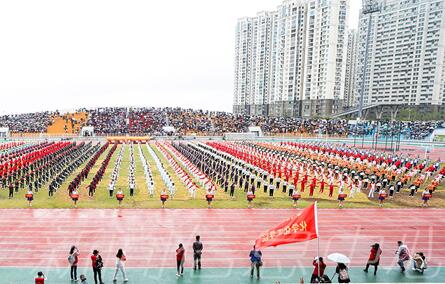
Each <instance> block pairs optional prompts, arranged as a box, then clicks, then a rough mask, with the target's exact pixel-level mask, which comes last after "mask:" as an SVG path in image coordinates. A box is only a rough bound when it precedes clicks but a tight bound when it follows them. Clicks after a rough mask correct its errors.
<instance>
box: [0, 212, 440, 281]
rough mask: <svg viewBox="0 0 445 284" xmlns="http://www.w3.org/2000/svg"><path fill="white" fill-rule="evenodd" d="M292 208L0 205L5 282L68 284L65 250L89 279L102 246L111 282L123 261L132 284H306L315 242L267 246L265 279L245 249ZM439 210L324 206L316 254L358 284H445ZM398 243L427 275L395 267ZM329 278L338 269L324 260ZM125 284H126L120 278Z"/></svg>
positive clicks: (0, 263) (0, 264) (1, 264)
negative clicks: (181, 258)
mask: <svg viewBox="0 0 445 284" xmlns="http://www.w3.org/2000/svg"><path fill="white" fill-rule="evenodd" d="M298 211H299V210H295V209H211V210H207V209H164V210H162V209H150V210H142V209H103V210H99V209H77V210H70V209H53V210H48V209H23V210H21V209H3V210H1V211H0V214H1V216H2V219H1V221H0V267H1V268H0V273H1V275H2V281H1V282H2V283H30V279H32V278H33V276H34V275H35V274H36V273H37V271H43V272H44V273H45V274H46V275H47V277H48V283H70V280H69V267H68V263H67V255H68V250H69V248H70V246H71V245H72V244H76V245H77V246H78V248H79V250H80V260H79V273H85V274H86V275H87V276H88V279H89V280H90V283H91V280H92V270H91V268H90V260H89V257H90V255H91V252H92V251H93V249H98V250H99V251H100V254H101V255H102V257H103V259H104V264H105V271H104V272H105V273H104V275H105V276H104V281H105V283H110V282H111V279H112V273H113V271H114V269H113V266H114V259H115V257H114V255H115V253H116V251H117V249H118V248H123V249H124V250H125V253H126V255H127V274H128V278H129V279H130V281H129V283H141V284H142V283H211V282H218V283H275V281H280V283H297V282H298V280H299V279H300V277H304V278H305V279H306V281H308V280H309V278H310V274H311V273H312V267H311V264H312V260H313V258H314V256H316V255H317V240H311V241H307V242H303V243H298V244H290V245H283V246H279V247H275V248H274V247H270V248H266V249H263V261H264V270H263V271H262V278H261V279H260V280H256V279H255V280H250V277H249V270H250V262H249V258H248V254H249V251H250V249H251V246H252V244H253V243H254V242H255V239H256V238H258V236H260V234H261V233H263V232H264V231H266V230H267V229H269V228H270V227H273V226H274V225H276V224H277V223H279V222H281V221H282V220H283V219H285V218H287V217H290V216H293V215H294V214H296V212H298ZM444 214H445V210H442V209H342V210H339V209H320V210H319V235H320V240H319V241H320V255H323V256H326V255H327V254H329V253H332V252H340V253H343V254H345V255H347V256H349V257H350V258H351V265H350V267H351V269H350V272H351V273H350V275H351V279H352V281H353V282H354V283H362V282H371V283H379V282H420V283H424V282H431V283H440V282H443V279H445V269H444V267H443V265H444V263H445V250H444V244H445V237H444V231H445V220H444V219H443V216H444ZM196 234H199V235H201V238H202V241H203V244H204V250H203V269H202V270H201V271H194V270H193V269H192V265H193V256H192V250H191V246H192V243H193V241H194V236H195V235H196ZM398 240H402V241H404V242H405V244H407V245H408V246H409V248H410V250H411V251H422V252H424V253H425V255H427V256H428V261H429V262H428V263H429V268H428V269H427V270H426V271H425V273H424V274H423V275H421V274H419V273H417V272H412V271H410V269H408V270H407V272H405V273H404V274H402V273H400V269H399V268H398V267H397V264H396V263H395V262H396V258H395V255H394V252H395V250H396V248H397V241H398ZM375 242H379V243H380V244H381V248H382V250H383V254H382V258H381V265H382V268H381V269H380V270H379V272H378V274H377V276H374V275H373V274H372V273H365V272H363V271H362V269H363V267H364V265H365V264H366V260H367V257H368V255H369V246H370V245H371V244H373V243H375ZM178 243H183V244H184V245H185V248H186V262H185V267H186V269H185V275H184V276H183V277H182V278H181V279H179V280H178V279H177V277H176V276H175V273H176V272H175V271H176V270H175V265H176V263H175V249H176V248H177V245H178ZM327 265H328V268H327V274H328V275H329V276H332V275H333V273H334V268H335V263H333V262H329V261H328V262H327ZM119 283H120V282H119Z"/></svg>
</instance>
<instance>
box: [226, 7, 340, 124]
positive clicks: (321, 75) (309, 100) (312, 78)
mask: <svg viewBox="0 0 445 284" xmlns="http://www.w3.org/2000/svg"><path fill="white" fill-rule="evenodd" d="M347 11H348V3H347V0H287V1H284V2H283V3H282V4H281V5H280V6H279V7H278V9H277V10H276V11H273V12H261V13H258V15H257V16H256V17H254V18H243V19H240V20H239V21H238V24H237V30H236V46H235V90H234V107H233V110H234V112H235V113H246V114H250V115H256V114H261V115H271V116H293V117H300V116H303V117H311V116H329V115H330V114H333V113H336V112H338V111H340V110H341V109H342V107H343V103H344V94H345V91H344V88H345V75H346V56H347V30H346V27H347Z"/></svg>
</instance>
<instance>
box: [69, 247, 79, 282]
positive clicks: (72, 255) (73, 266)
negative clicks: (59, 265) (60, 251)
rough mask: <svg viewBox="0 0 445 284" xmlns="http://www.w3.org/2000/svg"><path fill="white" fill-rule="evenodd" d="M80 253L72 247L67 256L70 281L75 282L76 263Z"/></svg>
mask: <svg viewBox="0 0 445 284" xmlns="http://www.w3.org/2000/svg"><path fill="white" fill-rule="evenodd" d="M79 255H80V252H79V250H78V249H77V247H76V246H72V247H71V249H70V253H69V255H68V262H69V263H70V266H71V270H70V275H71V281H77V263H78V262H79Z"/></svg>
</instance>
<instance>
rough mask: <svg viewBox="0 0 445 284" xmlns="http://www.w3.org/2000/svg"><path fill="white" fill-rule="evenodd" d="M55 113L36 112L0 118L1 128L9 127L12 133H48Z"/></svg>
mask: <svg viewBox="0 0 445 284" xmlns="http://www.w3.org/2000/svg"><path fill="white" fill-rule="evenodd" d="M53 114H54V113H53V112H48V111H45V112H35V113H24V114H13V115H2V116H0V127H8V128H9V129H10V131H12V132H23V133H40V132H46V129H47V128H48V126H49V125H51V120H52V115H53Z"/></svg>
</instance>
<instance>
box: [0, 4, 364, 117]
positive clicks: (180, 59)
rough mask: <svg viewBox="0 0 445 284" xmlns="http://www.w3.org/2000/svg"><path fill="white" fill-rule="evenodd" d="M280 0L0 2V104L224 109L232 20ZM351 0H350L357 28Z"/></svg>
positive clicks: (16, 107) (11, 107)
mask: <svg viewBox="0 0 445 284" xmlns="http://www.w3.org/2000/svg"><path fill="white" fill-rule="evenodd" d="M280 3H281V0H229V1H228V0H224V1H214V0H187V1H184V0H169V1H162V0H160V1H152V0H145V1H134V0H128V1H114V0H104V1H99V0H76V1H65V0H56V1H48V0H38V1H36V0H12V1H1V2H0V39H1V44H0V98H1V100H0V113H15V112H27V111H41V110H55V109H75V108H78V107H97V106H181V107H193V108H203V109H210V110H225V111H231V109H232V106H231V105H232V97H233V59H234V38H235V25H236V20H237V19H238V18H240V17H244V16H254V15H255V14H256V13H257V12H258V11H261V10H273V9H275V8H276V6H278V5H279V4H280ZM360 5H361V1H360V0H350V7H351V9H350V25H349V26H350V27H356V25H357V21H358V9H359V7H360Z"/></svg>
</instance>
